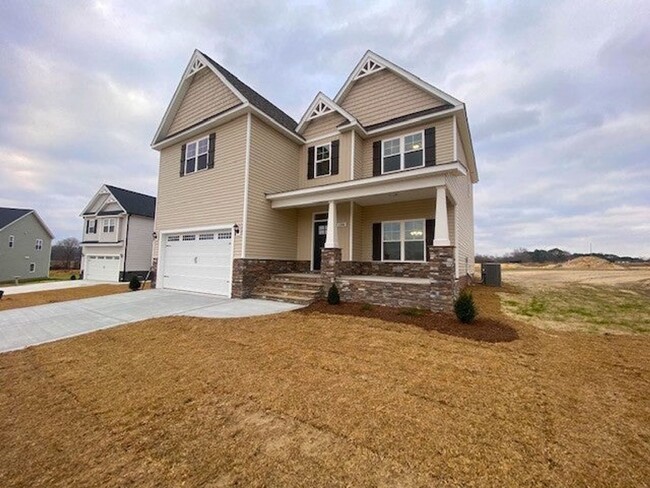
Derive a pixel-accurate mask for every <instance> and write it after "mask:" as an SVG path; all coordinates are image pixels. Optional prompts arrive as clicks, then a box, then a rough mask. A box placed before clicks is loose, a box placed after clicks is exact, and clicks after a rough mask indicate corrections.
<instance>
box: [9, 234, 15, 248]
mask: <svg viewBox="0 0 650 488" xmlns="http://www.w3.org/2000/svg"><path fill="white" fill-rule="evenodd" d="M15 244H16V238H15V237H14V236H9V247H10V248H12V247H14V245H15Z"/></svg>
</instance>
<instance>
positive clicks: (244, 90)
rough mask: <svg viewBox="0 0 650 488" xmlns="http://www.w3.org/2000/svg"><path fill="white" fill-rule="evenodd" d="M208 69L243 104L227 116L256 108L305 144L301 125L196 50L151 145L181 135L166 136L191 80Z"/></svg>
mask: <svg viewBox="0 0 650 488" xmlns="http://www.w3.org/2000/svg"><path fill="white" fill-rule="evenodd" d="M206 67H207V68H208V69H210V70H211V71H212V72H213V73H214V74H215V75H216V76H217V77H218V78H219V79H220V80H221V81H222V82H223V84H224V85H226V86H227V87H228V89H230V91H232V92H233V93H234V94H235V96H236V97H237V98H239V100H240V101H241V104H239V105H235V106H234V107H232V108H231V109H229V110H227V111H226V112H233V111H236V112H239V111H240V110H243V109H246V108H247V107H248V108H250V107H253V108H254V109H256V110H257V111H259V113H261V114H263V115H264V116H266V117H268V118H269V119H270V120H271V121H272V122H273V123H275V124H277V125H278V126H280V127H281V128H282V129H284V130H286V131H287V132H288V133H289V134H290V135H292V136H293V137H294V138H297V139H298V140H302V138H301V137H300V136H299V135H298V134H297V133H296V126H297V125H298V123H297V122H296V121H295V120H293V118H291V117H290V116H289V115H288V114H286V113H285V112H284V111H283V110H282V109H280V108H278V106H277V105H275V104H273V103H272V102H270V101H269V100H268V99H267V98H265V97H263V96H262V95H260V94H259V93H258V92H257V91H255V90H253V89H252V88H251V87H250V86H248V85H247V84H246V83H244V82H243V81H241V80H240V79H239V78H237V77H236V76H235V75H233V74H232V73H231V72H230V71H228V70H227V69H226V68H224V67H223V66H221V65H220V64H219V63H217V62H216V61H215V60H214V59H212V58H210V57H209V56H208V55H206V54H204V53H202V52H201V51H199V50H198V49H195V50H194V53H193V54H192V57H191V58H190V62H189V63H188V65H187V67H186V68H185V71H184V72H183V76H182V78H181V81H180V83H179V84H178V86H177V88H176V91H175V92H174V95H173V97H172V100H171V102H170V103H169V106H168V107H167V110H166V111H165V115H164V116H163V118H162V120H161V122H160V125H159V126H158V129H157V130H156V134H155V135H154V138H153V141H152V143H151V145H152V146H153V147H154V148H156V146H157V145H158V144H160V143H162V142H163V141H165V140H166V139H167V138H169V137H172V136H176V135H178V134H171V135H170V134H167V133H166V131H167V130H168V129H169V126H170V125H171V122H172V121H173V119H174V117H175V115H176V112H177V111H178V109H179V107H180V104H181V101H182V99H183V97H184V96H185V94H186V92H187V88H188V86H189V84H190V82H191V79H192V76H193V75H194V74H195V73H196V72H198V71H199V70H201V69H205V68H206ZM223 115H226V114H214V115H213V116H211V117H208V118H207V119H206V120H203V121H201V122H200V123H199V125H202V124H204V123H209V122H212V121H213V119H216V118H218V117H219V116H223ZM191 128H194V127H188V128H186V129H184V130H183V131H181V132H180V133H184V132H185V131H187V130H189V129H191Z"/></svg>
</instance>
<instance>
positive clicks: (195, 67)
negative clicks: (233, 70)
mask: <svg viewBox="0 0 650 488" xmlns="http://www.w3.org/2000/svg"><path fill="white" fill-rule="evenodd" d="M204 68H209V69H210V70H211V71H212V72H213V73H214V74H215V75H216V77H217V78H219V80H220V81H221V82H222V83H223V84H224V85H226V86H227V87H228V89H229V90H230V91H231V92H233V93H234V94H235V96H236V97H237V98H239V100H240V101H241V103H242V104H244V105H248V100H247V99H246V98H245V97H244V95H242V94H241V92H240V91H239V90H237V89H236V88H235V87H234V86H233V85H232V83H230V82H229V81H228V80H227V79H226V77H225V76H223V74H222V73H220V72H219V70H217V69H216V68H215V67H214V66H212V63H209V62H208V60H207V59H206V58H205V56H204V55H203V53H202V52H201V51H199V50H198V49H195V50H194V53H192V57H191V58H190V61H189V63H187V67H186V68H185V71H183V76H182V78H181V81H180V83H179V84H178V86H177V87H176V91H175V92H174V96H173V97H172V100H171V102H170V103H169V106H168V107H167V110H166V111H165V115H163V118H162V120H161V121H160V124H159V125H158V129H157V130H156V134H155V135H154V137H153V141H151V146H152V147H153V146H155V145H156V144H157V143H158V142H160V141H161V139H162V138H163V134H166V133H167V131H168V130H169V127H170V126H171V124H172V122H173V121H174V117H175V116H176V112H178V109H179V108H180V106H181V102H182V101H183V98H184V97H185V94H186V93H187V90H188V88H189V86H190V83H191V82H192V77H193V76H194V75H195V74H196V73H198V72H199V71H201V70H202V69H204Z"/></svg>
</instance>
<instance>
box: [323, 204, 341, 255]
mask: <svg viewBox="0 0 650 488" xmlns="http://www.w3.org/2000/svg"><path fill="white" fill-rule="evenodd" d="M336 221H337V219H336V202H335V201H330V203H329V210H328V212H327V236H326V239H325V247H326V248H330V249H331V248H338V247H339V233H338V229H337V228H336Z"/></svg>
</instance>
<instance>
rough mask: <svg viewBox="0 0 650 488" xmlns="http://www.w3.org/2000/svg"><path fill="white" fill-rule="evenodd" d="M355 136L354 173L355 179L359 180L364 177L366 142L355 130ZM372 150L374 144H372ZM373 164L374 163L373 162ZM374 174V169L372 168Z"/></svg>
mask: <svg viewBox="0 0 650 488" xmlns="http://www.w3.org/2000/svg"><path fill="white" fill-rule="evenodd" d="M352 134H353V137H354V166H353V175H354V179H355V180H357V179H359V178H361V177H363V161H364V153H365V144H364V141H363V139H361V136H360V135H359V134H357V133H356V132H353V133H352ZM371 151H372V146H371ZM370 157H371V158H372V154H371V155H370ZM371 164H372V163H371ZM371 174H372V169H371Z"/></svg>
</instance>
